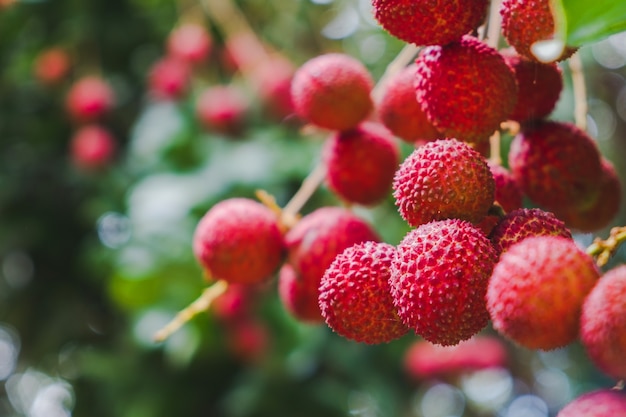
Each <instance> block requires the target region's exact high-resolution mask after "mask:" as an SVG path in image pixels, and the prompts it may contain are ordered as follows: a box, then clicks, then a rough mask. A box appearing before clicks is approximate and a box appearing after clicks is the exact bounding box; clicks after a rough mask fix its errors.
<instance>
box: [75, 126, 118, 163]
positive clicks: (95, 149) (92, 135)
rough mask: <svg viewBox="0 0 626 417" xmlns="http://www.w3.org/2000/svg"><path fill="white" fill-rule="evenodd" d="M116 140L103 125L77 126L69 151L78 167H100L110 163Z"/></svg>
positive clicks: (115, 147)
mask: <svg viewBox="0 0 626 417" xmlns="http://www.w3.org/2000/svg"><path fill="white" fill-rule="evenodd" d="M116 150H117V142H116V141H115V138H114V137H113V135H112V134H111V132H110V131H109V130H108V129H106V128H104V127H103V126H99V125H95V124H90V125H86V126H83V127H81V128H79V129H78V130H77V131H76V132H75V133H74V135H73V136H72V140H71V144H70V153H71V157H72V161H73V162H74V164H75V165H76V166H77V167H79V168H84V169H100V168H104V167H106V166H107V165H109V164H110V163H111V160H112V159H113V157H114V156H115V152H116Z"/></svg>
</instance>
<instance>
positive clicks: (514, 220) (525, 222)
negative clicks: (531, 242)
mask: <svg viewBox="0 0 626 417" xmlns="http://www.w3.org/2000/svg"><path fill="white" fill-rule="evenodd" d="M531 236H562V237H565V238H568V239H571V238H572V233H571V232H570V231H569V229H568V228H567V227H566V225H565V223H564V222H563V221H562V220H560V219H558V218H557V217H556V216H555V215H554V214H553V213H552V212H549V211H545V210H542V209H539V208H521V209H517V210H513V211H511V212H509V213H507V214H506V215H505V216H504V217H503V218H502V219H501V220H500V221H499V222H498V224H497V225H496V227H494V228H493V230H492V231H491V234H490V235H489V239H491V243H492V244H493V247H494V248H495V249H496V252H497V253H498V254H501V253H502V252H506V250H507V249H508V248H509V247H511V245H513V244H515V243H517V242H520V241H522V240H524V239H526V238H527V237H531Z"/></svg>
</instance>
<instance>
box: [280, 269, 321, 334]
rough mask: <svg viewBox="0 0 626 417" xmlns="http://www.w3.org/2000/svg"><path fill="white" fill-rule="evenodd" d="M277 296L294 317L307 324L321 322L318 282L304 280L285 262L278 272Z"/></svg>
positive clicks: (310, 279)
mask: <svg viewBox="0 0 626 417" xmlns="http://www.w3.org/2000/svg"><path fill="white" fill-rule="evenodd" d="M278 296H279V298H280V300H281V302H282V304H283V306H284V307H285V310H287V312H289V314H291V316H293V317H294V318H296V319H298V320H299V321H301V322H304V323H308V324H318V323H323V322H324V318H323V317H322V315H321V313H320V308H319V302H318V297H319V282H318V281H317V280H316V279H313V278H311V277H309V278H308V279H307V280H304V279H303V278H302V276H301V275H300V274H298V273H297V272H296V271H295V269H294V268H293V266H291V265H290V264H288V263H286V264H284V265H283V266H282V267H281V268H280V271H279V272H278Z"/></svg>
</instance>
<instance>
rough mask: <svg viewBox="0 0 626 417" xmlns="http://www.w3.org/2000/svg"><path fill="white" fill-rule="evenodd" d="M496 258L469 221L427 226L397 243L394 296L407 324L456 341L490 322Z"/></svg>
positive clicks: (429, 336)
mask: <svg viewBox="0 0 626 417" xmlns="http://www.w3.org/2000/svg"><path fill="white" fill-rule="evenodd" d="M495 262H496V253H495V251H494V250H493V247H492V246H491V242H489V240H488V239H487V237H485V235H484V234H483V233H482V232H481V231H480V230H478V229H477V228H476V227H474V226H473V225H472V224H471V223H469V222H466V221H463V220H458V219H448V220H441V221H433V222H430V223H427V224H423V225H421V226H419V227H417V228H416V229H413V230H412V231H410V232H409V233H408V234H407V235H406V236H405V237H404V239H403V240H402V241H401V242H400V243H399V244H398V246H397V255H396V258H395V259H394V262H393V263H392V268H391V278H390V280H389V282H390V284H391V295H392V296H393V299H394V303H395V305H396V307H397V308H398V315H399V316H400V318H401V319H402V321H403V323H404V324H405V325H406V326H408V327H410V328H411V329H414V330H415V333H417V334H418V335H420V336H422V337H423V338H424V339H426V340H428V341H429V342H431V343H436V344H439V345H444V346H448V345H455V344H458V343H459V342H461V341H462V340H467V339H469V338H471V337H472V336H474V335H475V334H476V333H478V332H479V331H480V330H481V329H482V328H483V327H485V326H486V325H487V322H488V320H489V315H488V313H487V309H486V306H485V293H486V291H487V282H488V280H489V277H490V276H491V271H492V269H493V266H494V264H495Z"/></svg>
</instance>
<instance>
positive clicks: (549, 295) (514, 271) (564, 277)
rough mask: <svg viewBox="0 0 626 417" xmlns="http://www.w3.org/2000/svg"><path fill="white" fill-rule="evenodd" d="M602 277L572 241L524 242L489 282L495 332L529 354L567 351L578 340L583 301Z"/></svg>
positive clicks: (509, 252)
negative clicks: (558, 350) (528, 351)
mask: <svg viewBox="0 0 626 417" xmlns="http://www.w3.org/2000/svg"><path fill="white" fill-rule="evenodd" d="M599 276H600V273H599V271H598V269H597V267H596V265H595V263H594V260H593V258H592V257H591V256H589V255H588V254H586V253H585V252H584V251H582V250H581V249H580V248H578V246H576V243H574V241H572V240H571V239H568V238H564V237H561V236H534V237H528V238H526V239H523V240H522V241H520V242H518V243H516V244H514V245H512V246H511V247H509V249H508V250H507V251H506V252H504V253H502V255H501V256H500V260H499V261H498V263H497V264H496V266H495V268H494V270H493V274H492V276H491V279H490V280H489V288H488V290H487V308H488V309H489V314H490V316H491V320H492V323H493V327H494V329H495V330H497V331H498V332H499V333H500V334H502V335H504V336H506V337H507V338H509V339H511V340H513V341H514V342H516V343H517V344H519V345H521V346H524V347H526V348H528V349H541V350H551V349H556V348H559V347H563V346H566V345H568V344H569V343H571V342H573V341H574V340H576V338H577V337H578V329H579V324H580V314H581V309H582V304H583V301H584V299H585V297H586V296H587V294H589V292H590V291H591V289H592V288H593V286H594V285H595V283H596V281H597V279H598V278H599Z"/></svg>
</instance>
